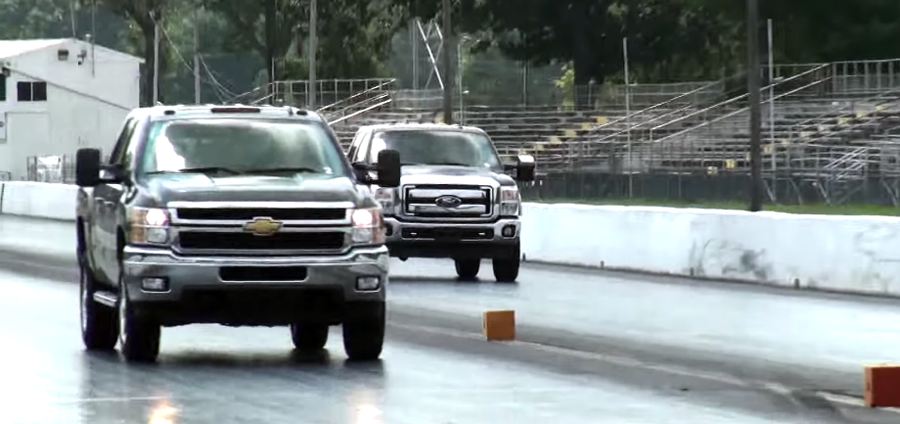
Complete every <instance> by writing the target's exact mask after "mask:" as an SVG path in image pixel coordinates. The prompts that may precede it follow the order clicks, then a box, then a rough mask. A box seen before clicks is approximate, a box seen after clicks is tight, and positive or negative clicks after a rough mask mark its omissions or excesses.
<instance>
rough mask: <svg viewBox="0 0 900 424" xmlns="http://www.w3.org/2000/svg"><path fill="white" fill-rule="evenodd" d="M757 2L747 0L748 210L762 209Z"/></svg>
mask: <svg viewBox="0 0 900 424" xmlns="http://www.w3.org/2000/svg"><path fill="white" fill-rule="evenodd" d="M758 30H759V3H758V0H747V62H748V63H747V67H748V72H747V90H748V91H749V93H748V97H749V100H750V179H751V181H750V212H759V211H761V210H762V190H763V187H762V186H763V182H762V151H761V149H760V132H761V128H760V118H761V113H760V104H759V90H760V81H759V80H760V75H759V72H760V71H759V33H758Z"/></svg>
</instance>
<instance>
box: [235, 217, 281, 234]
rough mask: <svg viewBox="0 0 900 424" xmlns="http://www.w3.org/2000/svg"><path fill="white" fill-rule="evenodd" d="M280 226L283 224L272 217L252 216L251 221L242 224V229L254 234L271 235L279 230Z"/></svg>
mask: <svg viewBox="0 0 900 424" xmlns="http://www.w3.org/2000/svg"><path fill="white" fill-rule="evenodd" d="M282 226H284V224H282V223H281V222H278V221H275V220H273V219H272V218H253V221H250V222H248V223H246V224H244V231H249V232H251V233H253V235H254V236H271V235H272V234H275V233H277V232H278V231H279V230H281V227H282Z"/></svg>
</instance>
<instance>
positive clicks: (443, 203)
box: [434, 196, 462, 208]
mask: <svg viewBox="0 0 900 424" xmlns="http://www.w3.org/2000/svg"><path fill="white" fill-rule="evenodd" d="M434 203H435V204H436V205H438V206H440V207H442V208H455V207H457V206H459V205H461V204H462V199H460V198H459V197H456V196H441V197H438V198H437V199H435V200H434Z"/></svg>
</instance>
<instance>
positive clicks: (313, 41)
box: [307, 0, 319, 110]
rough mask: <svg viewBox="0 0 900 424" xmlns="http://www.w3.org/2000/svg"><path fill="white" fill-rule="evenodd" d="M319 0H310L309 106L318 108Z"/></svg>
mask: <svg viewBox="0 0 900 424" xmlns="http://www.w3.org/2000/svg"><path fill="white" fill-rule="evenodd" d="M317 3H318V0H310V4H309V99H307V102H308V103H309V108H310V109H312V110H314V109H315V108H316V51H317V50H318V49H319V40H318V39H317V34H316V29H317V28H316V26H317V25H318V20H319V11H318V10H317V6H318V4H317Z"/></svg>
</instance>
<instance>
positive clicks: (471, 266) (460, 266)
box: [455, 259, 481, 280]
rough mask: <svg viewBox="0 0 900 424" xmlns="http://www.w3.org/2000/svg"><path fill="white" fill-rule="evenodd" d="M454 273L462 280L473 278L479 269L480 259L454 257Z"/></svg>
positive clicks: (476, 275)
mask: <svg viewBox="0 0 900 424" xmlns="http://www.w3.org/2000/svg"><path fill="white" fill-rule="evenodd" d="M455 262H456V275H458V276H459V278H460V279H462V280H474V279H475V278H476V277H478V270H480V269H481V259H456V261H455Z"/></svg>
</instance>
